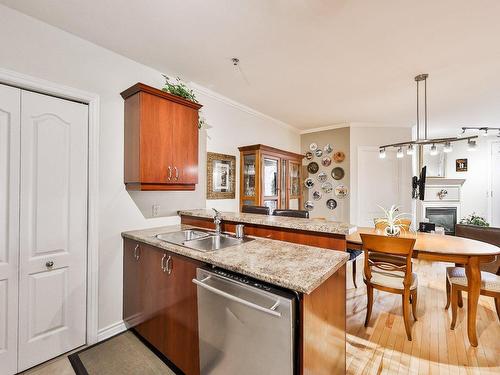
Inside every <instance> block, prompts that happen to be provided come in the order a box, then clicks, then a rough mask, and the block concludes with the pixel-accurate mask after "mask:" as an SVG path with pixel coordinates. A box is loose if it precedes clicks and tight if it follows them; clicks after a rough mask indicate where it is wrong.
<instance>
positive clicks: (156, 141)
mask: <svg viewBox="0 0 500 375" xmlns="http://www.w3.org/2000/svg"><path fill="white" fill-rule="evenodd" d="M121 96H122V97H123V99H125V176H124V177H125V184H126V185H127V189H130V190H194V188H195V185H196V184H197V183H198V110H199V109H200V108H201V107H202V106H201V105H200V104H197V103H194V102H191V101H189V100H185V99H183V98H180V97H178V96H175V95H171V94H169V93H166V92H164V91H161V90H158V89H155V88H153V87H150V86H147V85H144V84H142V83H137V84H135V85H134V86H132V87H130V88H128V89H127V90H125V91H123V92H122V93H121Z"/></svg>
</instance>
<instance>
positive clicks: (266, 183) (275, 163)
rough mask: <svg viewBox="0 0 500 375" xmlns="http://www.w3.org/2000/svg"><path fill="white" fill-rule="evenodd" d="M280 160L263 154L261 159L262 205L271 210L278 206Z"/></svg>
mask: <svg viewBox="0 0 500 375" xmlns="http://www.w3.org/2000/svg"><path fill="white" fill-rule="evenodd" d="M279 162H280V160H279V159H277V158H273V157H269V156H264V157H263V159H262V185H263V189H262V191H263V192H262V195H263V201H264V205H265V206H267V207H270V208H271V210H274V209H276V208H279V186H280V174H279V172H280V164H279Z"/></svg>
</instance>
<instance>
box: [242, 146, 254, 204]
mask: <svg viewBox="0 0 500 375" xmlns="http://www.w3.org/2000/svg"><path fill="white" fill-rule="evenodd" d="M255 168H256V165H255V154H248V155H244V156H243V181H242V183H243V196H245V197H255Z"/></svg>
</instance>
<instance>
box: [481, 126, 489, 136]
mask: <svg viewBox="0 0 500 375" xmlns="http://www.w3.org/2000/svg"><path fill="white" fill-rule="evenodd" d="M482 136H483V137H487V136H488V128H486V129H484V132H483V134H482Z"/></svg>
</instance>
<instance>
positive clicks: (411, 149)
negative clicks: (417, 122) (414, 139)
mask: <svg viewBox="0 0 500 375" xmlns="http://www.w3.org/2000/svg"><path fill="white" fill-rule="evenodd" d="M406 154H407V155H413V154H415V147H413V145H408V148H407V149H406Z"/></svg>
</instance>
